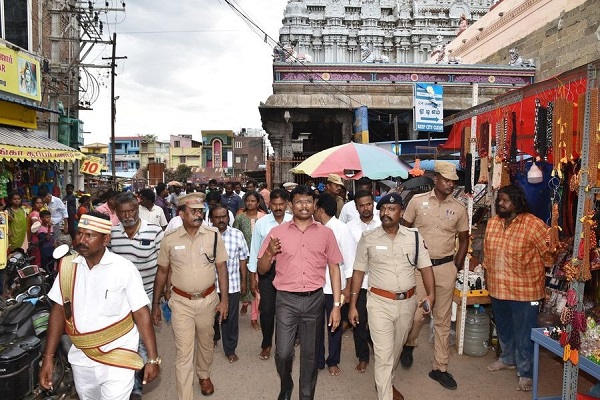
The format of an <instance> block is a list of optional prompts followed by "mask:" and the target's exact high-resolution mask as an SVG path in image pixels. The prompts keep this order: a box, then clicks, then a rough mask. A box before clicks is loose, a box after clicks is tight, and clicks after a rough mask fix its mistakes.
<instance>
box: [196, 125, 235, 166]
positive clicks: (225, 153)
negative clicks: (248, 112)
mask: <svg viewBox="0 0 600 400" xmlns="http://www.w3.org/2000/svg"><path fill="white" fill-rule="evenodd" d="M201 133H202V158H203V162H202V166H203V167H207V168H224V169H227V168H230V167H231V164H232V157H233V131H232V130H203V131H201Z"/></svg>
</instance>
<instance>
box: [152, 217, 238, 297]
mask: <svg viewBox="0 0 600 400" xmlns="http://www.w3.org/2000/svg"><path fill="white" fill-rule="evenodd" d="M215 232H217V236H216V239H217V251H216V254H213V249H214V241H215ZM207 256H208V258H210V259H211V260H214V262H213V263H211V262H209V260H208V258H207ZM227 258H228V257H227V250H225V243H224V242H223V238H222V237H221V235H220V234H219V233H218V231H217V229H216V228H209V227H206V226H203V225H202V226H200V227H199V228H198V231H197V232H196V235H195V236H194V237H191V236H190V235H189V234H188V233H187V232H186V230H185V228H184V227H183V226H181V227H179V228H177V229H176V230H175V231H173V232H171V233H169V234H168V235H166V236H165V237H164V239H163V240H162V242H161V244H160V252H159V253H158V265H162V266H165V265H170V266H171V271H172V275H171V283H172V284H173V286H175V287H176V288H177V289H179V290H183V291H184V292H188V293H198V292H202V291H203V290H206V289H207V288H209V287H210V286H211V285H212V284H213V283H215V265H216V264H218V263H222V262H226V261H227Z"/></svg>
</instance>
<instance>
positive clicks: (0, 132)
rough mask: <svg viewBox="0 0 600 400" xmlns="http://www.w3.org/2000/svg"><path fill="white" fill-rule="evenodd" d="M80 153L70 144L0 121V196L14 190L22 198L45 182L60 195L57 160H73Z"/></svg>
mask: <svg viewBox="0 0 600 400" xmlns="http://www.w3.org/2000/svg"><path fill="white" fill-rule="evenodd" d="M82 158H83V154H82V153H80V152H79V151H77V150H76V149H73V148H71V147H68V146H65V145H63V144H61V143H59V142H56V141H54V140H51V139H49V138H47V137H44V136H41V135H40V134H39V132H32V131H27V130H23V129H18V128H12V127H7V126H1V125H0V198H2V199H3V198H4V197H6V195H7V194H8V193H9V192H11V191H14V190H17V191H18V192H19V193H20V194H21V195H22V196H23V197H24V198H25V199H29V198H31V196H35V195H36V194H37V191H38V188H39V186H40V185H47V186H48V188H49V189H50V191H51V192H53V194H55V195H56V196H57V197H60V189H61V187H62V186H63V185H62V177H61V175H60V174H61V172H60V168H59V163H60V162H69V163H70V162H74V161H75V160H80V159H82Z"/></svg>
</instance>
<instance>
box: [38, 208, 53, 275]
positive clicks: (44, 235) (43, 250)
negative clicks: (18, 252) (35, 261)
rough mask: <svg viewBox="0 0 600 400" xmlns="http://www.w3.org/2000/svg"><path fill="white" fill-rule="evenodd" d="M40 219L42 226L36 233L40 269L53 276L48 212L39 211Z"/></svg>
mask: <svg viewBox="0 0 600 400" xmlns="http://www.w3.org/2000/svg"><path fill="white" fill-rule="evenodd" d="M40 219H41V221H42V226H40V229H39V230H38V231H37V235H38V245H39V248H40V255H41V258H42V265H41V267H42V268H44V269H46V272H48V274H49V275H53V274H54V264H53V261H54V258H53V257H52V252H53V251H54V230H53V227H52V218H51V216H50V211H48V210H42V211H40Z"/></svg>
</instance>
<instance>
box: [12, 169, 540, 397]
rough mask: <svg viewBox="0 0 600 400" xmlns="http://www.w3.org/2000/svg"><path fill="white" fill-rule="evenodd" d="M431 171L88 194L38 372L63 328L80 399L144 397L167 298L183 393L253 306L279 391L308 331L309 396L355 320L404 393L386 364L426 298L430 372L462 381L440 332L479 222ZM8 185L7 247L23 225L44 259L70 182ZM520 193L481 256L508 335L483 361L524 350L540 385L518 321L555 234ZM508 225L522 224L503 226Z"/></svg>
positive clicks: (507, 363)
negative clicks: (406, 179) (379, 179)
mask: <svg viewBox="0 0 600 400" xmlns="http://www.w3.org/2000/svg"><path fill="white" fill-rule="evenodd" d="M433 181H434V187H433V188H432V189H431V190H430V191H428V192H426V193H422V194H418V195H415V196H414V197H412V199H411V200H410V202H408V203H407V204H405V198H404V196H402V195H401V194H400V193H397V192H392V193H388V194H386V195H385V196H382V197H380V198H379V200H378V201H375V196H374V195H373V182H371V180H369V179H368V178H361V179H359V180H358V181H356V182H355V189H356V191H355V193H353V196H352V200H350V201H346V200H347V199H346V196H345V194H344V192H343V189H345V186H344V182H343V180H342V179H341V177H340V176H338V175H335V174H331V175H330V176H329V177H328V178H327V181H326V182H325V183H324V184H323V185H322V189H323V190H319V188H318V187H317V186H313V185H312V184H311V183H309V185H297V184H295V183H293V182H288V183H286V184H284V185H283V188H276V189H273V190H272V191H268V190H267V189H266V187H264V186H262V187H260V186H259V185H257V184H256V182H253V181H250V182H248V184H247V185H246V191H245V192H242V190H241V189H242V188H241V185H236V184H235V183H226V184H225V185H224V188H223V189H224V190H222V189H221V188H219V187H218V184H217V182H216V181H211V182H209V185H208V187H207V188H206V189H204V188H203V190H202V191H196V190H194V189H193V188H188V190H183V188H182V187H181V186H179V185H177V186H174V187H171V188H169V187H167V186H166V185H165V184H162V183H161V184H159V185H157V186H156V188H155V190H152V189H144V190H142V191H140V192H139V193H132V192H122V193H118V192H116V191H109V192H108V193H107V194H106V196H105V203H104V204H102V205H100V206H96V207H95V209H93V208H92V206H91V202H90V199H89V197H88V198H86V196H82V197H80V199H79V207H78V208H74V211H73V212H74V215H75V216H76V217H75V218H74V225H72V226H74V229H76V231H75V234H74V240H73V244H74V248H75V249H76V250H77V252H78V254H79V255H78V256H77V257H76V258H74V259H73V258H72V257H71V258H70V259H63V260H62V261H61V267H60V272H58V276H57V279H56V280H55V282H54V285H53V288H52V291H51V293H50V298H51V299H52V300H53V301H54V302H55V305H54V307H53V309H52V314H51V317H50V328H49V330H48V339H47V344H46V347H45V349H44V353H43V357H42V358H43V365H42V368H41V370H40V382H41V385H42V386H43V387H46V388H50V384H51V377H52V365H53V363H52V362H51V360H52V357H53V356H54V352H55V350H56V347H57V346H58V342H59V339H60V335H61V333H62V332H63V331H64V330H66V331H67V333H69V335H70V336H72V338H73V337H75V338H76V340H73V342H74V347H73V349H72V350H71V352H70V354H69V361H70V362H71V364H72V366H73V372H74V378H75V386H76V389H77V392H78V394H79V397H80V398H81V399H97V398H102V399H128V398H130V399H140V398H142V394H143V384H145V383H147V382H150V381H151V380H153V379H154V378H155V377H156V376H157V374H158V372H159V366H160V364H161V359H160V357H159V356H158V352H157V346H156V339H155V336H154V329H153V328H152V326H151V325H152V324H154V325H159V324H160V323H161V321H162V319H163V310H165V306H166V305H168V309H169V310H170V318H171V324H172V328H173V332H174V336H175V342H174V347H175V353H176V357H175V371H176V381H177V382H176V384H177V396H178V398H179V399H180V400H191V399H193V398H194V395H193V381H194V375H195V376H196V378H198V379H199V383H200V389H201V393H202V394H203V395H205V396H208V395H211V394H212V393H214V391H215V387H214V385H213V383H212V381H211V366H212V363H213V357H214V349H215V347H217V346H218V344H219V341H221V342H222V346H223V350H224V353H225V356H226V357H227V359H228V361H229V362H230V363H235V362H236V361H238V360H239V357H238V355H237V354H236V349H237V346H238V342H239V340H240V338H239V323H240V322H239V321H240V319H239V316H240V315H242V316H243V315H246V314H247V313H249V314H250V323H251V325H252V327H253V328H254V329H255V330H257V331H260V333H261V335H262V342H261V348H260V350H257V358H259V359H260V360H269V359H271V357H272V356H273V358H274V361H275V367H276V370H277V373H278V375H279V377H280V390H279V395H278V399H280V400H283V399H290V398H291V396H292V391H293V388H294V382H293V379H292V364H293V358H294V354H295V351H296V350H295V348H296V346H298V345H299V352H300V355H299V356H300V375H299V376H300V377H299V382H298V389H297V390H298V393H299V398H300V399H314V398H315V390H316V387H317V376H318V371H319V370H324V369H327V371H328V373H329V374H331V375H332V376H337V375H339V374H341V373H342V371H341V369H340V368H339V363H340V357H341V348H342V346H341V340H342V332H343V331H344V330H345V329H352V331H353V332H352V333H353V335H352V337H353V341H354V348H355V356H356V359H357V364H356V368H355V369H356V372H357V373H364V372H365V371H366V370H367V368H368V366H369V364H370V363H371V355H372V356H373V359H374V362H373V371H374V378H375V386H376V389H377V397H378V399H381V400H383V399H385V400H389V399H393V400H398V399H403V396H402V394H401V392H400V390H399V389H397V388H396V387H395V386H394V384H393V382H394V376H395V374H396V373H397V367H398V366H399V365H401V366H402V367H404V368H411V366H412V364H413V353H414V351H416V348H417V345H418V343H417V340H416V339H417V337H418V336H419V331H420V329H421V327H422V325H423V322H424V320H425V318H426V317H427V315H428V314H431V315H432V317H433V320H434V324H433V326H434V328H433V329H434V357H433V360H432V369H431V371H430V373H429V377H430V378H431V379H432V380H435V381H437V382H438V383H439V384H440V385H442V386H443V387H444V388H446V389H450V390H453V389H456V388H457V386H458V385H457V382H456V381H455V380H454V378H453V376H452V375H451V374H450V372H449V362H450V352H449V340H448V339H449V333H450V324H451V309H452V293H453V288H454V284H455V278H456V272H457V270H460V269H462V268H463V267H465V265H464V261H465V257H466V255H467V250H468V244H469V234H468V231H469V226H468V218H467V212H466V208H465V206H464V205H463V204H462V203H461V202H459V201H458V200H456V199H455V198H454V197H453V192H454V190H455V188H456V185H457V181H458V176H457V174H456V168H455V166H454V164H451V163H447V162H441V161H440V162H436V165H435V176H434V179H433ZM69 191H70V192H71V193H72V187H71V188H67V193H69ZM9 199H10V202H9V205H8V207H10V211H9V225H10V224H11V223H12V224H25V228H24V229H15V230H14V231H13V232H12V234H11V239H10V246H11V248H12V249H14V248H16V247H19V246H22V245H23V243H24V242H26V241H27V240H28V239H29V243H30V250H31V248H34V249H36V250H35V251H39V254H40V257H41V259H42V260H43V259H44V257H45V255H44V254H47V253H44V248H45V247H44V243H45V241H46V240H51V239H47V236H44V234H46V235H50V236H51V235H52V233H53V232H57V231H58V230H64V232H68V230H69V226H71V225H70V221H69V217H70V212H71V206H70V204H69V200H72V199H68V198H67V199H66V201H65V202H64V203H63V201H61V200H60V199H55V198H54V196H52V195H51V194H48V193H46V192H44V190H43V189H40V197H39V198H34V199H33V201H32V211H31V213H29V214H28V215H27V214H26V213H24V212H22V211H21V210H22V208H21V199H20V197H18V195H17V196H15V195H13V196H12V197H9ZM523 199H524V197H523V196H522V191H521V190H520V189H519V188H518V187H515V186H509V187H507V188H504V189H502V190H501V191H500V194H499V197H498V201H497V209H498V217H494V218H498V219H492V221H491V222H492V223H491V224H490V225H489V227H488V231H489V232H488V233H487V234H486V238H485V246H486V253H485V259H484V262H483V263H484V265H485V266H486V268H488V274H489V276H490V287H489V290H490V294H491V296H492V306H493V310H494V313H497V314H498V315H497V319H498V320H497V327H498V336H499V339H500V344H501V347H502V349H503V354H502V357H501V358H500V359H499V360H498V361H497V362H495V363H493V364H492V365H490V366H489V367H488V369H489V370H490V371H497V370H502V369H514V368H517V369H518V372H519V377H520V378H519V385H518V389H519V390H531V383H532V382H531V375H532V371H531V369H532V368H531V365H532V348H533V344H532V343H529V342H530V341H528V340H526V338H525V337H524V336H525V335H526V334H527V332H525V331H526V328H527V327H531V326H532V323H533V315H535V314H536V312H537V311H535V310H534V307H533V304H534V303H533V302H534V301H537V300H540V299H541V298H542V297H543V290H542V291H541V292H540V285H541V287H542V288H543V273H544V268H543V263H542V262H541V260H542V259H543V258H544V255H545V252H547V248H545V247H544V244H545V243H544V241H543V238H541V237H538V236H537V235H528V234H525V233H524V232H525V229H526V227H527V226H534V225H535V226H537V225H539V224H540V223H541V224H542V225H543V222H541V221H539V220H537V218H536V217H534V216H533V215H531V214H529V213H527V208H526V203H524V201H523ZM338 217H339V218H338ZM23 221H24V222H23ZM38 221H39V222H40V223H39V225H41V226H38V227H37V230H36V232H37V233H35V234H34V233H33V229H31V226H32V225H33V224H35V223H37V222H38ZM75 224H76V225H75ZM19 226H21V225H19ZM540 227H541V225H540ZM507 230H510V231H511V232H513V233H514V234H515V235H516V236H513V237H512V238H510V239H509V238H507V237H506V236H505V232H506V231H507ZM514 230H516V231H514ZM540 231H541V230H540ZM9 232H10V231H9ZM515 242H517V243H516V244H515ZM507 252H508V253H509V254H510V258H507V257H506V254H507ZM526 254H527V255H526ZM532 254H533V255H532ZM46 257H47V255H46ZM525 258H527V259H526V260H525ZM523 261H526V263H522V262H523ZM65 265H68V267H65ZM523 270H526V272H525V273H524V272H523ZM51 272H56V271H54V270H53V271H51ZM540 273H541V277H542V278H540ZM524 274H525V275H526V276H527V278H528V281H527V282H526V283H524V282H521V281H520V279H522V278H520V277H521V276H523V275H524ZM76 278H77V279H76ZM165 302H166V304H165ZM92 304H93V306H92ZM88 305H89V307H88ZM84 310H85V311H84ZM524 327H525V328H524ZM107 338H108V339H107ZM82 343H84V345H83V344H82ZM80 344H81V345H80ZM371 346H372V352H371V350H370V347H371ZM143 366H145V367H144V368H142V367H143ZM135 371H137V372H135ZM125 372H127V373H125Z"/></svg>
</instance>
